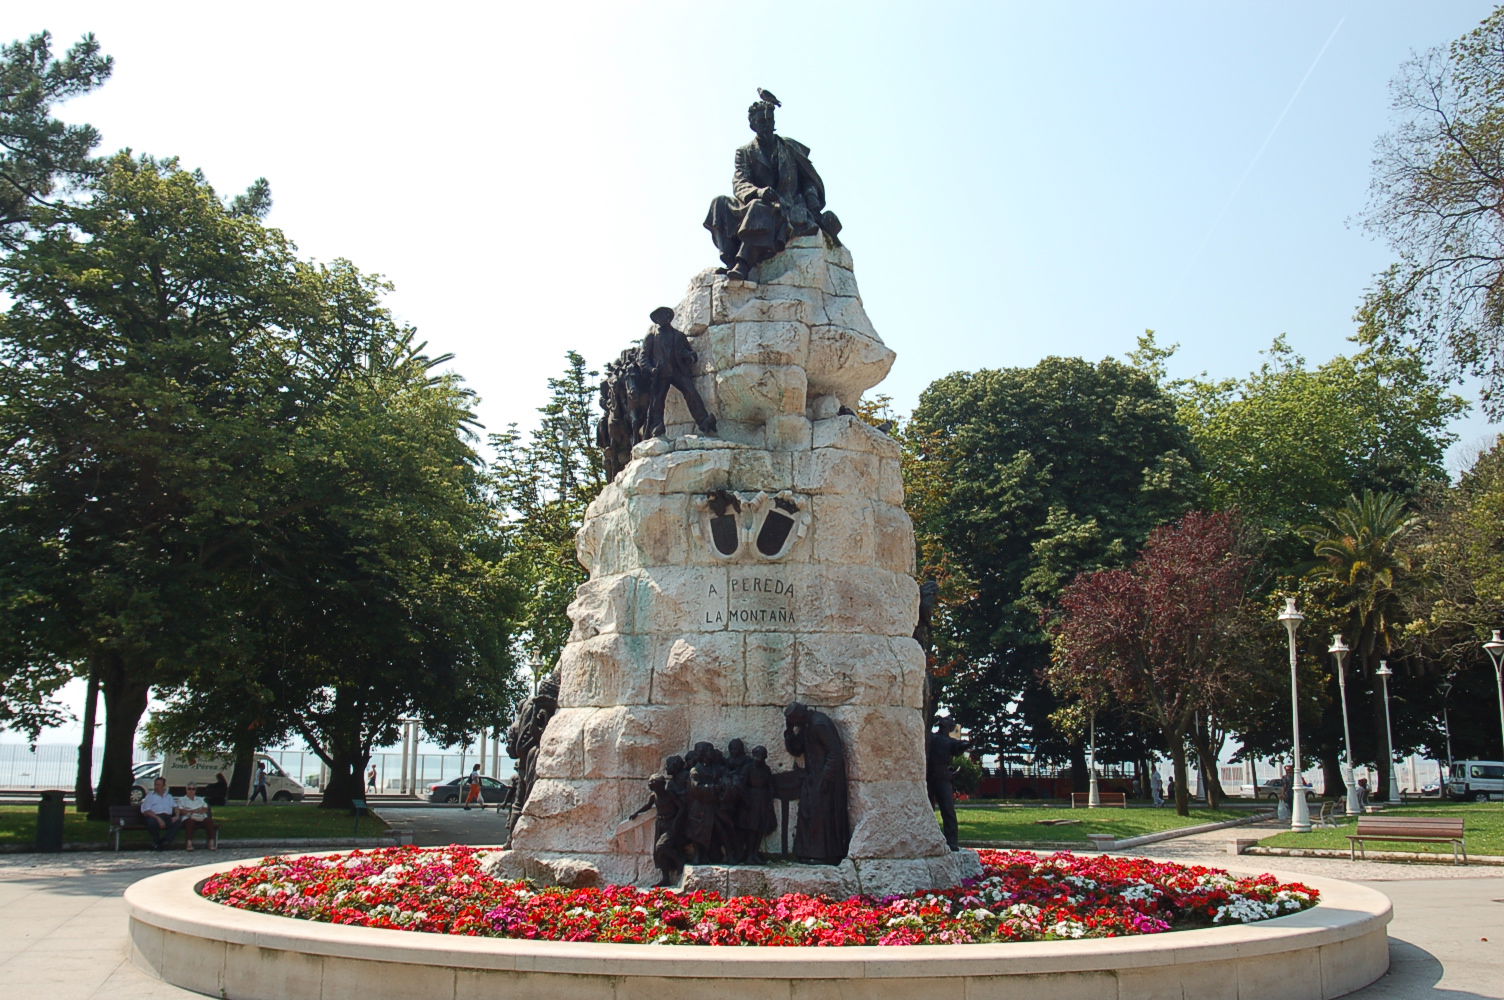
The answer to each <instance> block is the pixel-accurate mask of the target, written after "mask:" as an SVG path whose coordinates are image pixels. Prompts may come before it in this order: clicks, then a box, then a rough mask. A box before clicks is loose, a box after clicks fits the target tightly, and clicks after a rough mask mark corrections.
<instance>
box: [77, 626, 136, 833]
mask: <svg viewBox="0 0 1504 1000" xmlns="http://www.w3.org/2000/svg"><path fill="white" fill-rule="evenodd" d="M134 673H135V672H134V671H132V670H131V669H130V667H129V665H128V664H127V663H126V662H125V661H124V660H123V659H122V658H121V657H119V656H118V655H114V654H109V655H107V656H105V658H104V663H103V670H102V671H101V673H100V678H99V681H100V689H101V690H102V692H103V693H104V763H103V765H102V766H101V767H100V769H99V793H98V795H97V796H96V797H95V799H94V807H93V808H92V809H91V810H89V818H90V819H97V820H108V819H109V818H110V806H123V805H129V804H130V800H131V784H132V783H133V779H132V776H131V757H132V756H133V755H134V754H135V751H136V727H137V726H139V725H140V723H141V716H142V715H144V714H146V700H147V695H148V694H149V693H150V691H151V685H150V684H145V683H142V682H141V681H138V680H136V679H135V676H134Z"/></svg>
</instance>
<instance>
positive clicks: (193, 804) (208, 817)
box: [178, 785, 219, 851]
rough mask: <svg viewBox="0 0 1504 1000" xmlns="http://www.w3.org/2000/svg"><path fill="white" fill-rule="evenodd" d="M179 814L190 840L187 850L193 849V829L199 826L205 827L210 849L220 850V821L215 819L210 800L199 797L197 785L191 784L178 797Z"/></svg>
mask: <svg viewBox="0 0 1504 1000" xmlns="http://www.w3.org/2000/svg"><path fill="white" fill-rule="evenodd" d="M178 816H179V818H181V819H182V821H183V837H184V839H185V840H187V841H188V843H187V845H186V846H185V850H189V851H191V850H193V831H194V830H197V829H198V828H199V827H203V828H204V837H205V839H206V840H207V841H208V844H207V846H208V848H209V850H211V851H217V850H219V823H218V822H217V821H216V820H215V819H214V815H213V812H212V811H211V810H210V808H209V802H208V800H207V799H201V798H199V796H198V786H197V785H189V786H188V788H187V794H186V795H181V796H179V797H178Z"/></svg>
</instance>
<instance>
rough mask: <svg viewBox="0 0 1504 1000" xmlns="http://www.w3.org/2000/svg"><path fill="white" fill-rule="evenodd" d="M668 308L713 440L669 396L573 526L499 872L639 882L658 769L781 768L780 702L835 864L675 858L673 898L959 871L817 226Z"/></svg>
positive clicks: (958, 875)
mask: <svg viewBox="0 0 1504 1000" xmlns="http://www.w3.org/2000/svg"><path fill="white" fill-rule="evenodd" d="M748 279H750V280H748ZM674 316H675V320H674V326H675V327H676V328H678V329H679V330H682V332H683V333H684V334H685V335H686V337H687V338H688V341H689V344H690V347H691V349H692V350H693V353H694V356H695V359H696V360H695V362H694V366H693V370H692V374H693V378H694V383H695V386H696V388H697V389H698V394H699V396H700V398H701V399H702V400H703V401H704V404H705V407H706V408H707V409H708V410H709V412H710V413H711V414H713V415H714V417H715V421H716V436H715V437H711V436H708V435H706V434H702V433H699V431H698V428H697V427H696V423H695V421H694V420H693V419H692V418H691V415H690V413H689V411H688V409H687V408H686V406H685V403H684V400H683V398H682V396H681V394H680V393H679V392H678V391H674V392H670V393H669V394H668V398H667V401H666V408H665V410H664V429H663V434H662V435H661V436H658V437H652V438H649V439H647V440H644V441H642V442H641V443H639V444H637V445H635V446H634V447H633V448H632V450H631V454H630V461H629V462H628V463H627V464H626V466H625V468H623V469H622V470H621V471H620V474H619V475H617V476H616V478H615V480H614V481H613V482H612V483H611V484H609V485H608V486H606V488H605V489H604V490H603V491H602V492H601V494H600V496H599V497H597V498H596V500H595V502H594V503H592V504H591V505H590V508H589V510H588V512H587V513H586V516H585V521H584V524H583V527H582V528H581V530H580V533H579V537H578V543H577V549H578V556H579V559H580V562H581V563H582V564H583V565H584V566H585V568H586V569H587V570H588V571H589V574H590V576H589V580H588V581H587V582H585V583H584V584H582V585H581V586H580V588H579V590H578V592H577V595H576V598H575V600H574V603H573V604H572V605H571V606H570V610H569V614H570V618H571V620H572V624H573V629H572V632H571V634H570V638H569V642H568V644H567V645H566V646H565V648H564V651H563V653H562V655H561V656H560V659H559V664H558V678H559V692H558V708H557V711H556V712H554V714H553V715H552V717H551V718H550V719H549V721H548V724H547V728H546V730H545V732H544V733H543V737H542V741H541V744H540V746H539V749H538V753H537V758H536V765H535V774H534V778H533V781H532V786H531V789H530V793H529V795H528V797H527V800H526V802H525V804H524V805H523V807H522V810H521V814H520V816H519V818H518V821H517V823H516V827H515V829H514V831H513V834H512V842H511V847H512V849H511V850H510V851H508V852H506V853H505V854H503V855H501V856H500V859H499V861H498V864H499V865H500V867H501V870H502V871H503V872H505V873H507V874H511V875H527V876H531V877H534V878H538V879H540V880H543V881H548V882H557V883H562V884H566V885H576V886H581V885H591V884H604V883H635V884H639V885H648V884H652V883H654V882H656V881H659V880H660V879H661V878H662V874H663V873H662V869H661V868H660V867H659V865H658V864H656V863H655V859H654V848H655V844H656V842H657V840H658V839H659V836H661V831H658V832H657V833H655V818H654V816H653V815H650V813H651V812H652V810H646V811H644V810H643V809H642V806H643V803H644V799H645V797H646V792H647V789H648V784H647V783H648V781H649V780H650V779H651V778H652V777H653V776H654V775H655V772H659V770H660V768H661V767H662V766H663V764H664V762H665V760H666V758H668V757H670V756H671V755H676V754H684V753H686V752H688V751H689V750H690V748H691V747H694V746H695V745H696V744H698V743H701V742H702V741H708V742H710V743H713V744H714V745H715V746H717V747H720V746H725V745H727V744H728V742H729V741H731V740H742V741H745V745H746V746H748V747H750V746H753V745H761V746H765V747H766V748H767V764H768V765H769V767H770V768H771V770H772V771H774V772H788V771H790V770H791V769H793V768H794V767H795V766H796V765H797V764H799V763H801V762H802V758H801V759H796V758H795V756H794V754H793V753H791V752H790V751H791V748H794V749H797V748H798V747H799V746H800V744H799V742H798V741H797V740H794V741H786V739H785V721H786V720H785V710H786V708H788V707H789V706H790V705H792V704H793V703H800V704H801V705H804V706H808V707H809V709H810V710H812V711H813V712H815V713H820V714H823V715H822V717H826V718H828V720H829V722H830V723H831V724H833V725H834V727H835V729H836V731H837V732H838V734H839V738H840V742H841V743H843V744H844V746H845V748H846V752H845V762H844V763H845V768H846V774H845V782H846V795H847V808H848V810H849V823H850V830H849V836H850V839H849V845H848V847H847V854H846V856H845V857H844V858H843V859H840V860H839V863H837V864H830V863H825V864H808V865H804V864H780V865H776V866H772V867H767V868H758V867H738V866H733V865H693V864H692V865H691V866H690V867H689V868H688V869H686V871H685V875H684V884H685V886H686V887H694V888H715V889H719V890H722V891H728V892H734V893H755V894H760V895H774V894H778V893H781V892H786V891H805V892H828V893H831V894H835V895H842V894H851V893H855V892H866V893H871V894H874V895H884V894H887V893H897V892H908V891H912V890H916V889H921V888H932V887H942V886H953V885H956V884H958V883H959V882H960V881H961V880H962V879H963V878H965V877H968V876H979V875H980V874H981V868H980V865H979V863H978V862H977V859H976V855H975V853H974V852H971V851H959V852H953V851H951V850H950V849H949V848H948V846H947V844H946V842H945V839H944V837H943V836H942V835H941V831H940V828H939V826H938V825H937V824H936V822H935V818H934V814H933V812H932V811H931V809H930V805H929V802H928V797H927V794H926V787H925V740H926V735H927V726H926V719H925V716H924V714H923V707H924V689H925V655H924V652H923V650H922V649H921V648H920V645H919V643H918V642H917V641H915V639H914V636H913V633H914V622H915V621H916V616H917V614H918V608H919V591H918V587H917V586H916V585H915V582H914V579H913V572H914V537H913V527H912V524H911V523H910V521H909V518H908V515H907V514H905V513H904V510H903V485H902V480H901V478H900V474H899V448H898V445H897V444H896V443H895V442H894V441H893V440H892V439H890V438H889V437H887V436H886V435H885V434H883V433H882V432H881V431H879V430H876V429H875V428H873V427H870V426H869V425H867V424H866V423H864V422H863V421H861V420H860V419H858V418H856V417H854V416H852V415H850V410H851V408H853V407H855V406H856V404H857V402H858V400H859V399H860V397H861V395H862V393H863V392H864V391H866V390H867V389H870V388H871V387H873V386H875V385H877V384H878V382H879V381H881V379H882V378H883V377H884V376H885V375H886V374H887V372H888V369H889V368H890V367H891V366H892V364H893V358H894V355H893V352H892V351H891V350H889V349H888V348H887V347H886V346H885V345H884V344H883V342H882V339H881V338H880V337H879V336H878V335H877V332H876V331H875V330H874V329H873V327H872V324H871V322H870V321H869V320H868V318H867V314H866V312H865V310H864V309H863V307H862V300H861V297H860V295H859V294H858V292H857V285H856V278H855V275H854V273H853V270H852V259H851V255H850V253H849V251H848V250H847V249H846V248H845V247H844V246H842V245H840V243H839V242H837V241H836V239H835V238H834V235H833V234H831V233H829V232H826V231H817V232H814V233H812V234H809V235H804V236H797V237H794V238H792V239H790V240H788V242H787V243H786V245H784V246H783V247H782V248H781V249H780V251H779V252H778V253H776V254H775V255H773V256H771V257H769V258H767V259H765V260H762V261H760V262H759V263H757V264H756V265H755V267H754V268H753V269H752V272H751V273H749V274H748V275H747V277H746V279H744V278H743V277H742V276H741V275H739V274H737V273H734V272H733V273H730V274H723V273H717V271H716V270H715V269H707V270H705V271H703V272H701V273H700V274H698V275H696V276H695V278H694V279H693V280H692V281H691V282H690V286H689V290H688V291H687V292H686V294H685V296H684V299H683V300H682V301H681V302H680V303H679V305H678V307H677V308H676V309H675V310H674ZM791 806H792V809H791V811H792V820H791V822H792V826H793V829H794V831H795V833H797V831H798V829H799V818H798V812H799V803H798V802H797V801H795V802H793V803H791ZM634 813H637V815H636V817H635V818H634ZM780 833H781V834H782V836H783V837H784V838H787V839H789V840H791V841H792V840H795V839H796V837H795V836H792V835H790V833H789V831H786V830H785V831H780V832H775V833H773V834H770V835H768V836H767V838H766V844H764V845H760V846H761V847H762V850H763V852H765V853H776V847H774V848H772V849H769V847H768V846H767V845H769V844H771V845H776V844H777V843H778V842H779V840H780ZM659 854H660V856H659V858H658V861H659V862H663V861H665V859H664V858H663V857H662V852H661V851H660V852H659ZM829 860H836V859H829Z"/></svg>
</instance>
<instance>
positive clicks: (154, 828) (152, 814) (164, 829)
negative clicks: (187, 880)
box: [141, 778, 178, 851]
mask: <svg viewBox="0 0 1504 1000" xmlns="http://www.w3.org/2000/svg"><path fill="white" fill-rule="evenodd" d="M141 818H142V819H143V820H144V821H145V822H146V832H147V833H149V834H150V835H151V847H152V850H154V851H161V850H165V849H166V847H167V845H168V844H170V843H171V842H172V835H173V834H174V833H177V830H178V804H177V802H176V800H174V799H173V797H172V796H171V795H168V794H167V779H165V778H158V779H157V780H156V781H153V782H152V783H151V791H150V792H147V793H146V798H144V799H142V800H141Z"/></svg>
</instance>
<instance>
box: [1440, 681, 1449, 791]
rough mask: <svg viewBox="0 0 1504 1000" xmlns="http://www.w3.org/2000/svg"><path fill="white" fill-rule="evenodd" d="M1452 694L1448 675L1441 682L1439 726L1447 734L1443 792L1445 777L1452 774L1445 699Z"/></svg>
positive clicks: (1442, 780) (1443, 782) (1442, 783)
mask: <svg viewBox="0 0 1504 1000" xmlns="http://www.w3.org/2000/svg"><path fill="white" fill-rule="evenodd" d="M1451 695H1452V679H1451V678H1450V677H1448V678H1447V679H1446V680H1444V681H1442V682H1441V728H1442V729H1443V730H1445V731H1446V734H1447V769H1446V770H1445V771H1444V772H1442V775H1441V786H1442V791H1443V794H1445V791H1446V784H1447V779H1448V778H1450V777H1451V776H1452V717H1451V714H1450V713H1449V712H1448V711H1447V707H1448V706H1447V699H1448V698H1450V697H1451Z"/></svg>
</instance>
